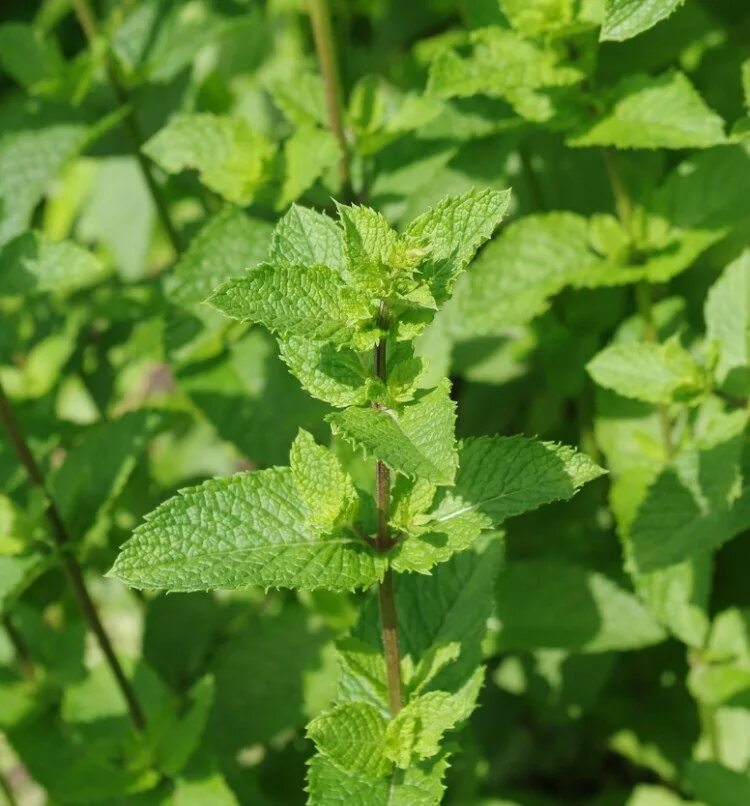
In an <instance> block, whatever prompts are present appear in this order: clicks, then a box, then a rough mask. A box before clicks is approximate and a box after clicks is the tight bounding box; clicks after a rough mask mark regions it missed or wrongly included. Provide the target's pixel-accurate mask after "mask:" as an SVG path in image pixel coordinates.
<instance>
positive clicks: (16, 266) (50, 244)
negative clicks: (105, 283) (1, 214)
mask: <svg viewBox="0 0 750 806" xmlns="http://www.w3.org/2000/svg"><path fill="white" fill-rule="evenodd" d="M106 274H107V269H106V267H105V266H104V264H103V263H102V262H101V260H99V258H97V257H96V256H95V255H93V254H91V252H89V251H87V250H86V249H83V248H82V247H80V246H78V244H76V243H74V242H73V241H51V240H50V239H49V238H47V237H46V236H44V235H42V234H41V233H38V232H27V233H25V234H24V235H20V236H18V237H17V238H14V239H13V240H12V241H9V242H8V243H6V244H5V245H4V246H3V247H2V248H1V249H0V297H3V296H21V295H29V294H40V293H41V294H43V293H47V292H53V293H61V294H64V293H69V292H72V291H77V290H79V289H80V288H85V287H86V286H88V285H93V284H94V283H96V282H98V281H99V280H101V279H102V278H103V277H104V276H106Z"/></svg>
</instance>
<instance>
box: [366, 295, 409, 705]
mask: <svg viewBox="0 0 750 806" xmlns="http://www.w3.org/2000/svg"><path fill="white" fill-rule="evenodd" d="M387 315H388V314H387V310H386V306H385V303H384V302H381V303H380V313H379V316H378V321H379V322H380V323H381V324H382V323H383V322H384V320H385V319H386V317H387ZM375 374H376V375H377V376H378V378H380V379H381V380H382V381H383V382H385V380H386V377H387V367H386V340H385V338H381V339H380V341H379V342H378V344H377V347H376V348H375ZM373 405H375V404H373ZM390 502H391V472H390V470H389V469H388V468H387V467H386V465H385V464H384V463H383V462H380V461H378V462H377V464H376V465H375V504H376V506H377V533H376V536H375V547H376V548H377V549H378V551H381V552H385V551H388V549H390V548H392V546H393V539H392V538H391V535H390V528H389V526H388V518H389V514H390ZM378 606H379V609H380V627H381V631H382V635H383V651H384V653H385V671H386V679H387V681H388V705H389V707H390V710H391V715H392V716H396V714H397V713H398V712H399V711H400V710H401V707H402V706H403V703H404V695H403V686H402V684H401V652H400V651H399V646H398V618H397V616H396V591H395V587H394V584H393V572H392V571H391V569H390V568H388V569H387V570H386V572H385V575H384V576H383V581H382V582H381V583H380V584H379V585H378Z"/></svg>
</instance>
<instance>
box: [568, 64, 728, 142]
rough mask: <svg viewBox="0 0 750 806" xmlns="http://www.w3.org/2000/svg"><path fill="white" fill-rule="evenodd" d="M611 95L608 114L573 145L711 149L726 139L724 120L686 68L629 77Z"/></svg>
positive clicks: (575, 139) (588, 128)
mask: <svg viewBox="0 0 750 806" xmlns="http://www.w3.org/2000/svg"><path fill="white" fill-rule="evenodd" d="M612 95H613V98H612V101H611V105H610V108H609V109H608V111H607V112H606V113H605V115H604V116H603V117H602V118H601V119H600V120H597V121H596V122H594V123H593V124H591V125H590V126H588V127H587V128H586V129H585V130H584V131H583V132H580V133H578V134H575V135H574V136H573V137H570V138H568V144H569V145H572V146H614V147H616V148H708V147H710V146H714V145H718V144H720V143H723V142H725V139H726V138H725V136H724V121H723V120H722V119H721V118H720V117H719V115H717V114H716V112H714V111H713V110H712V109H710V108H709V107H708V106H707V105H706V103H705V101H704V100H703V98H701V96H700V94H699V93H698V91H697V90H696V89H695V87H693V85H692V84H691V83H690V81H689V79H688V78H687V77H686V76H685V75H684V74H683V73H680V72H673V73H667V74H666V75H663V76H660V77H658V78H653V77H651V76H641V75H634V76H628V78H626V79H624V80H623V81H622V82H621V84H620V85H618V86H617V87H615V89H614V91H613V93H612Z"/></svg>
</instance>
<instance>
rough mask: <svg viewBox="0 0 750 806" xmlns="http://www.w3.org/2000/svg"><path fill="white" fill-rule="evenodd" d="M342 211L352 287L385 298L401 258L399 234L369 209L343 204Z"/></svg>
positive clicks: (340, 212) (340, 214) (381, 216)
mask: <svg viewBox="0 0 750 806" xmlns="http://www.w3.org/2000/svg"><path fill="white" fill-rule="evenodd" d="M338 210H339V218H340V219H341V226H342V227H343V231H344V249H345V252H346V264H347V275H348V276H349V278H350V282H351V284H352V285H353V286H354V287H355V288H360V289H361V290H362V291H364V292H366V293H368V294H371V295H372V296H376V297H383V296H385V295H386V294H387V293H388V290H389V289H388V286H389V280H390V272H391V269H392V268H393V267H394V265H395V260H396V259H397V258H398V255H399V247H400V246H401V238H400V236H399V234H398V233H397V232H396V231H395V230H394V229H392V228H391V226H390V225H389V224H388V222H387V221H386V220H385V218H384V217H383V215H382V214H381V213H378V212H376V211H375V210H372V209H370V208H369V207H362V206H360V205H351V206H345V205H339V208H338ZM420 256H421V253H420Z"/></svg>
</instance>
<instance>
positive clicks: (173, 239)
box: [72, 0, 183, 254]
mask: <svg viewBox="0 0 750 806" xmlns="http://www.w3.org/2000/svg"><path fill="white" fill-rule="evenodd" d="M72 2H73V9H74V11H75V15H76V17H77V19H78V23H79V24H80V26H81V29H82V30H83V33H84V34H85V36H86V39H87V40H88V42H89V45H91V44H92V43H93V42H94V41H95V40H96V38H97V36H98V33H97V26H96V19H95V17H94V14H93V13H92V11H91V8H90V6H89V4H88V0H72ZM104 69H105V71H106V73H107V79H108V81H109V84H110V86H111V87H112V92H113V93H114V95H115V98H116V99H117V103H118V104H119V105H120V106H121V107H124V108H125V109H126V113H125V117H124V120H123V122H124V124H125V130H126V131H127V133H128V138H129V140H130V150H131V151H132V153H133V156H134V157H135V159H136V161H137V162H138V166H139V168H140V169H141V173H142V174H143V179H144V181H145V182H146V186H147V187H148V190H149V193H150V194H151V198H152V199H153V201H154V205H155V207H156V212H157V215H158V216H159V220H160V221H161V225H162V227H164V231H165V232H166V233H167V237H168V238H169V241H170V243H171V244H172V248H173V249H174V251H175V252H176V253H178V254H179V253H180V252H181V251H182V248H183V247H182V240H181V239H180V235H179V233H178V231H177V227H176V226H175V225H174V222H173V221H172V219H171V217H170V215H169V207H168V205H167V201H166V199H165V198H164V194H163V193H162V189H161V187H160V186H159V184H158V182H157V181H156V178H155V177H154V172H153V170H152V167H151V163H150V162H149V161H148V159H147V158H146V156H145V154H144V153H143V152H142V151H141V146H142V145H143V143H144V141H145V139H146V138H145V136H144V135H143V132H142V131H141V127H140V125H139V123H138V121H137V119H136V117H135V110H134V108H133V106H132V104H131V103H130V95H129V93H128V91H127V89H126V88H125V87H124V86H123V84H122V82H121V81H120V79H119V77H118V75H117V71H116V70H115V67H114V65H113V63H112V60H111V58H110V56H109V53H107V54H105V57H104Z"/></svg>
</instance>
